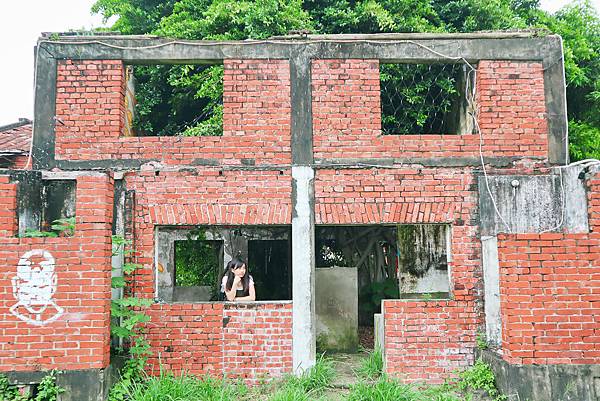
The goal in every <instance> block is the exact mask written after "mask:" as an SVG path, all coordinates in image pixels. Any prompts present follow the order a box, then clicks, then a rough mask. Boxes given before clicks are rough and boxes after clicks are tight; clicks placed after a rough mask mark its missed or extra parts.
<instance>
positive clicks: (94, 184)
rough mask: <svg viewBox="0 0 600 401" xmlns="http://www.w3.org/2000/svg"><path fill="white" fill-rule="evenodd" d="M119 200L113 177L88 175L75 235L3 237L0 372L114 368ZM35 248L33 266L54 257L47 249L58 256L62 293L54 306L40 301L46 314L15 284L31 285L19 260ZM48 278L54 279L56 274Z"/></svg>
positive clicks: (79, 194)
mask: <svg viewBox="0 0 600 401" xmlns="http://www.w3.org/2000/svg"><path fill="white" fill-rule="evenodd" d="M5 185H7V184H5ZM112 201H113V184H112V180H111V179H110V178H108V177H107V176H106V175H102V174H98V175H95V176H82V177H79V178H77V191H76V210H77V212H76V213H77V216H76V231H75V235H74V236H73V237H59V238H16V237H5V236H3V237H2V238H0V266H2V270H1V271H0V319H1V320H0V370H2V371H38V370H47V369H60V370H65V369H91V368H104V367H106V366H108V363H109V334H110V333H109V320H110V275H111V264H110V261H111V230H110V227H111V222H112ZM33 250H39V251H40V252H39V255H38V256H32V257H31V259H30V260H31V262H32V263H33V264H32V266H33V267H34V268H38V267H39V266H40V265H38V263H39V262H41V261H50V259H49V257H48V256H47V255H48V253H49V254H50V255H51V257H52V258H53V259H54V261H55V267H54V272H55V277H56V292H55V293H54V294H53V296H52V297H51V299H52V300H54V303H55V305H52V304H50V305H49V306H47V308H45V310H44V305H48V304H49V303H48V302H43V303H42V304H41V305H34V308H35V310H36V311H39V312H40V313H39V314H37V313H32V312H30V311H27V309H25V307H24V306H23V305H20V306H18V305H17V299H16V298H15V294H14V290H15V289H21V290H23V289H26V288H27V285H26V284H27V282H24V281H23V280H17V281H13V280H14V279H15V278H16V276H17V265H18V263H19V260H20V258H22V257H23V256H25V254H26V253H27V252H29V251H33ZM43 251H45V252H47V253H46V254H43V253H42V252H43ZM46 278H50V283H51V282H52V279H51V274H48V275H47V276H46ZM13 284H18V287H17V288H15V287H14V286H13ZM45 288H46V289H47V288H48V287H45ZM34 293H35V294H40V293H43V289H41V288H38V290H37V291H34ZM46 298H47V297H46ZM20 299H22V300H23V298H20ZM15 305H17V307H16V308H15ZM11 308H12V310H13V311H14V312H15V313H13V312H12V311H11ZM17 315H19V316H21V317H22V318H24V319H30V320H23V319H21V318H19V317H18V316H17ZM37 316H40V319H39V320H38V319H37ZM32 322H33V323H32Z"/></svg>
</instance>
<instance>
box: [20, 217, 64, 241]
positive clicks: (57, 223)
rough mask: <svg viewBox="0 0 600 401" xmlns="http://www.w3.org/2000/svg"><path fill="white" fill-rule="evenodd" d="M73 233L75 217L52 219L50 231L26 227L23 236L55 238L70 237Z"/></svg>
mask: <svg viewBox="0 0 600 401" xmlns="http://www.w3.org/2000/svg"><path fill="white" fill-rule="evenodd" d="M74 234H75V217H69V218H64V219H58V220H54V221H53V222H52V224H51V225H50V231H41V230H34V229H31V228H28V229H26V230H25V233H24V234H23V237H26V238H42V237H46V238H56V237H72V236H73V235H74Z"/></svg>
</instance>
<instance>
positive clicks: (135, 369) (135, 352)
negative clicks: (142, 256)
mask: <svg viewBox="0 0 600 401" xmlns="http://www.w3.org/2000/svg"><path fill="white" fill-rule="evenodd" d="M112 243H113V255H121V256H122V257H123V258H124V260H125V263H123V265H122V267H121V270H122V272H123V275H116V276H115V277H113V278H112V283H111V286H112V288H113V289H121V290H123V289H124V288H125V285H126V280H125V276H127V275H130V274H132V273H133V272H135V270H137V269H138V268H140V265H138V264H136V263H132V262H131V261H130V260H129V259H131V257H132V256H133V255H134V254H135V250H133V249H129V248H128V247H129V246H130V245H131V242H130V241H127V240H125V239H124V238H123V237H120V236H116V235H114V236H113V237H112ZM113 268H114V267H113ZM134 295H135V294H134ZM151 304H152V300H151V299H143V298H137V297H135V296H130V295H128V294H124V296H122V297H120V298H118V299H113V300H112V301H111V307H110V312H111V327H110V332H111V335H112V336H114V337H116V338H119V339H121V342H122V343H124V345H125V346H126V347H127V348H126V351H127V359H126V361H125V365H124V367H123V368H122V369H121V371H120V374H121V377H120V380H119V381H118V382H117V383H116V384H115V385H114V386H113V387H112V388H111V390H110V393H109V400H110V401H124V400H129V399H130V398H128V392H129V391H130V389H131V388H132V386H135V385H136V384H138V383H140V382H141V381H142V379H143V377H144V367H145V365H146V360H147V359H148V355H149V352H150V351H149V349H150V345H149V344H148V342H147V340H146V339H145V338H144V336H143V330H142V324H143V323H145V322H148V321H149V320H150V317H149V316H148V315H146V314H145V313H144V310H145V308H147V307H149V306H150V305H151ZM120 351H125V350H123V349H121V350H120Z"/></svg>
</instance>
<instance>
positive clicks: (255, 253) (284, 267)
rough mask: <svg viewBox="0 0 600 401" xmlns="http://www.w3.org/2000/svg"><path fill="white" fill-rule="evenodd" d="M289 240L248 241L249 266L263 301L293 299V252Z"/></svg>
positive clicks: (258, 293)
mask: <svg viewBox="0 0 600 401" xmlns="http://www.w3.org/2000/svg"><path fill="white" fill-rule="evenodd" d="M290 245H291V244H290V242H289V241H288V240H250V241H248V265H249V266H251V271H252V278H253V279H254V283H255V287H256V299H257V300H258V299H260V300H262V301H273V300H291V299H292V265H291V250H290Z"/></svg>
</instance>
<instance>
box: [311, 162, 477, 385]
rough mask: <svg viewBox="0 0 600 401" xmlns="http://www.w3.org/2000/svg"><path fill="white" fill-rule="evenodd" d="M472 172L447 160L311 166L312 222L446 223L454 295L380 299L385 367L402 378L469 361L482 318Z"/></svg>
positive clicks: (442, 374)
mask: <svg viewBox="0 0 600 401" xmlns="http://www.w3.org/2000/svg"><path fill="white" fill-rule="evenodd" d="M474 177H475V174H474V172H473V171H471V170H469V169H463V170H462V171H461V170H457V169H450V168H429V169H415V168H408V167H407V168H400V169H364V170H363V169H353V170H318V172H317V178H316V181H315V193H316V221H317V223H321V224H365V223H368V224H382V223H384V224H385V223H399V224H410V223H418V224H422V223H445V224H449V225H451V254H452V261H451V262H449V270H450V271H451V272H452V275H451V282H450V288H451V292H452V296H453V300H452V301H427V302H409V301H405V300H386V301H385V306H384V307H383V314H384V321H385V336H386V339H385V358H386V371H387V372H388V373H389V374H391V375H394V376H399V377H402V378H403V379H405V380H407V381H429V382H442V381H443V380H444V379H445V378H447V377H448V376H450V375H451V374H452V372H454V371H456V370H457V369H460V368H464V367H465V366H468V365H469V364H471V363H472V362H473V349H474V345H475V337H476V332H477V328H478V325H480V324H482V322H483V321H482V315H481V306H480V303H481V301H482V295H481V289H480V286H481V280H480V277H481V270H480V269H481V267H480V266H481V265H480V264H481V262H480V252H481V251H480V249H481V245H480V241H479V239H478V237H477V220H476V218H477V192H476V191H477V188H476V187H475V186H474ZM449 280H450V277H449ZM423 333H427V335H426V336H423Z"/></svg>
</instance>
